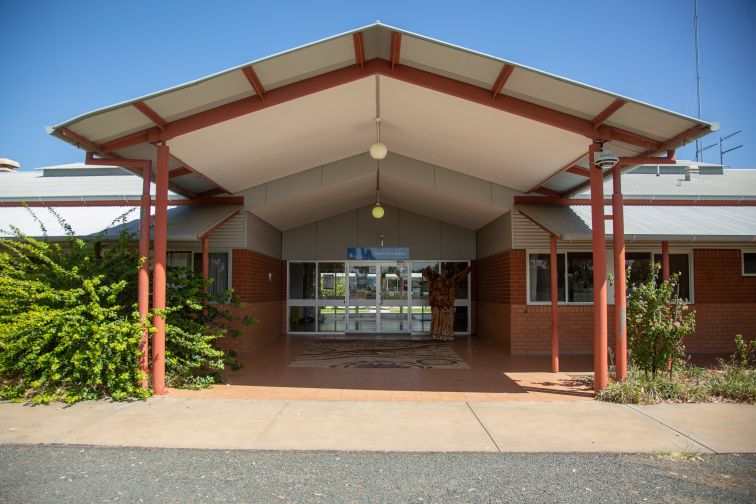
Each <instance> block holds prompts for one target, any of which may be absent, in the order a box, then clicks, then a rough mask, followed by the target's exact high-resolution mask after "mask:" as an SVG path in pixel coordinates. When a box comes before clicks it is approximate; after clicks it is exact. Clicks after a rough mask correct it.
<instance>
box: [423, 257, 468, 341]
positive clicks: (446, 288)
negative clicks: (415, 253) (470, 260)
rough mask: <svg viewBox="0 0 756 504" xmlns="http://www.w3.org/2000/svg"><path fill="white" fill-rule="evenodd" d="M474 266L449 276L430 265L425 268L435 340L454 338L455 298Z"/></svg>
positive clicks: (432, 333)
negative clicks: (458, 288)
mask: <svg viewBox="0 0 756 504" xmlns="http://www.w3.org/2000/svg"><path fill="white" fill-rule="evenodd" d="M471 268H472V266H468V267H467V268H465V269H464V270H462V271H460V272H459V273H457V274H455V275H454V276H451V277H447V276H445V275H441V274H439V273H436V272H435V271H433V269H431V268H430V267H428V268H425V269H423V278H425V279H426V280H427V281H428V284H429V288H428V292H429V297H430V306H431V336H432V337H433V339H434V340H442V341H451V340H453V339H454V300H455V299H456V298H457V285H458V284H459V283H460V282H461V281H462V280H465V279H466V278H467V274H468V273H469V272H470V269H471Z"/></svg>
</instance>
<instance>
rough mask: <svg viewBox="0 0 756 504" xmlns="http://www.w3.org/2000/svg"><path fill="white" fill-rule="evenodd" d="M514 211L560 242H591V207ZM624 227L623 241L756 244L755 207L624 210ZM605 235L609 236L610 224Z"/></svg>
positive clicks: (526, 207)
mask: <svg viewBox="0 0 756 504" xmlns="http://www.w3.org/2000/svg"><path fill="white" fill-rule="evenodd" d="M516 211H519V212H520V213H521V214H523V215H525V216H526V217H528V218H529V219H531V220H532V221H533V222H535V223H537V224H538V225H540V226H542V227H544V228H546V229H547V230H549V231H550V232H551V233H553V234H555V235H557V237H558V238H559V239H560V240H566V241H591V238H592V237H591V207H590V205H575V206H560V207H557V206H540V205H518V206H517V207H516ZM611 211H612V209H611V207H609V206H607V207H606V208H605V209H604V212H605V214H607V215H611ZM624 223H625V239H626V240H669V241H684V242H692V241H732V242H754V241H756V207H721V206H717V207H713V206H711V207H708V206H695V207H694V206H690V207H684V206H626V207H624ZM606 233H607V235H609V236H610V235H612V221H611V220H609V221H606Z"/></svg>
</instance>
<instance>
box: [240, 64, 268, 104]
mask: <svg viewBox="0 0 756 504" xmlns="http://www.w3.org/2000/svg"><path fill="white" fill-rule="evenodd" d="M242 72H244V76H245V77H246V78H247V81H249V85H250V86H252V89H254V90H255V94H256V95H257V96H258V97H259V98H260V100H264V99H265V88H264V87H263V85H262V83H261V82H260V79H259V78H258V77H257V74H256V73H255V70H254V69H253V68H252V67H251V66H248V67H244V68H242Z"/></svg>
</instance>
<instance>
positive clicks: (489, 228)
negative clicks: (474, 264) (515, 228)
mask: <svg viewBox="0 0 756 504" xmlns="http://www.w3.org/2000/svg"><path fill="white" fill-rule="evenodd" d="M476 240H477V252H478V258H481V257H488V256H491V255H494V254H498V253H499V252H504V251H505V250H510V249H511V248H512V212H507V213H505V214H504V215H502V216H501V217H498V218H496V219H494V220H492V221H491V222H489V223H488V224H486V225H485V226H483V227H482V228H480V229H479V230H478V232H477V233H476Z"/></svg>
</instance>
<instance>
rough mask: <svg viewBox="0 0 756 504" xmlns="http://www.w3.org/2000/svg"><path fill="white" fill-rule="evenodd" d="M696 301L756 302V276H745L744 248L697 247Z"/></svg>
mask: <svg viewBox="0 0 756 504" xmlns="http://www.w3.org/2000/svg"><path fill="white" fill-rule="evenodd" d="M693 269H694V273H693V282H694V290H695V292H694V295H695V301H696V304H706V303H748V304H754V303H756V276H743V270H742V264H741V257H740V250H721V249H712V250H707V249H695V250H694V251H693Z"/></svg>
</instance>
